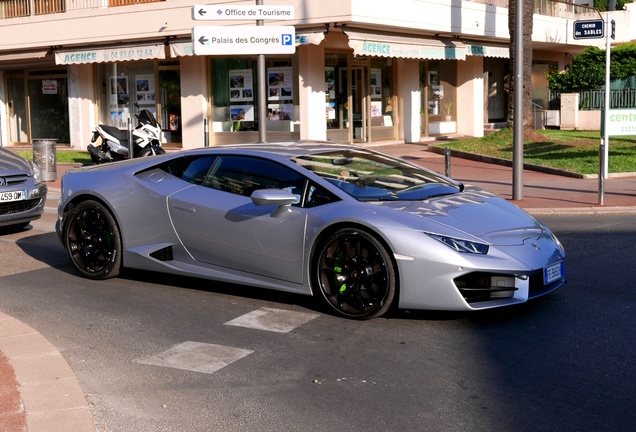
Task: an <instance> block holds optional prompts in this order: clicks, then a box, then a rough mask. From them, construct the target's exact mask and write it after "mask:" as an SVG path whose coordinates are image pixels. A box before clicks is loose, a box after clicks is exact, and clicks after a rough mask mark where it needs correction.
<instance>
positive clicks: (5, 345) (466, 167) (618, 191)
mask: <svg viewBox="0 0 636 432" xmlns="http://www.w3.org/2000/svg"><path fill="white" fill-rule="evenodd" d="M370 147H373V148H374V149H375V150H378V151H381V152H384V153H388V154H391V155H395V156H399V157H402V158H405V159H407V160H410V161H412V162H414V163H417V164H420V165H423V166H425V167H427V168H431V169H433V170H435V171H438V172H441V173H444V172H445V170H446V160H445V157H444V155H443V154H438V153H434V152H432V151H430V150H429V149H428V146H427V145H426V144H424V143H419V144H404V143H390V144H379V145H372V146H370ZM72 168H73V165H71V164H58V165H57V175H56V177H57V178H56V179H55V180H54V181H51V182H47V185H48V187H49V194H50V196H51V198H53V197H55V196H59V193H60V186H61V178H62V176H63V175H64V173H65V172H66V171H68V170H69V169H72ZM635 170H636V167H635ZM450 174H451V177H453V178H454V179H456V180H459V181H462V182H464V183H465V184H467V185H474V186H477V187H480V188H482V189H485V190H487V191H489V192H492V193H494V194H497V195H500V196H502V197H503V198H506V199H508V200H512V193H513V187H512V179H513V170H512V168H510V167H506V166H502V165H496V164H491V163H485V162H479V161H474V160H468V159H461V158H458V157H452V158H451V159H450ZM522 183H523V197H522V199H520V200H514V201H512V202H513V203H514V204H516V205H518V206H519V207H522V208H523V209H525V210H526V211H528V212H529V213H531V214H535V215H541V214H563V213H566V214H567V213H604V212H613V213H634V214H636V173H632V174H628V175H621V176H612V177H610V178H609V179H607V180H605V182H604V183H605V184H604V188H605V189H604V195H603V198H604V205H599V204H598V202H599V181H598V179H596V178H590V179H579V178H572V177H565V176H560V175H555V174H547V173H543V172H540V171H532V170H524V172H523V181H522ZM49 206H50V204H49ZM34 341H36V342H37V343H34ZM12 371H15V373H14V374H12V373H11V372H12ZM0 372H1V375H0V425H2V427H4V429H3V428H2V427H0V430H7V431H11V432H22V431H27V430H28V431H29V432H55V431H61V432H67V431H73V432H89V431H92V432H94V431H95V426H94V425H93V424H92V418H91V416H90V409H89V407H88V404H87V403H86V398H85V396H84V394H83V393H82V391H81V388H80V386H79V383H78V382H77V379H76V378H75V376H74V374H73V371H72V370H70V368H69V366H68V364H67V363H66V361H65V360H64V359H63V357H62V356H61V354H60V353H59V352H58V351H57V349H56V348H55V347H54V346H53V345H51V344H50V343H49V342H48V341H46V340H45V339H44V338H43V337H42V336H41V335H39V333H37V332H36V331H35V330H33V329H31V328H29V327H27V326H26V325H24V324H23V323H21V322H20V321H18V320H15V319H14V318H12V317H10V316H8V315H5V314H2V313H0ZM27 426H28V429H27Z"/></svg>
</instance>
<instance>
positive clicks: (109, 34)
mask: <svg viewBox="0 0 636 432" xmlns="http://www.w3.org/2000/svg"><path fill="white" fill-rule="evenodd" d="M255 3H256V2H255V1H225V2H221V1H210V2H209V3H208V4H207V7H217V6H218V7H219V8H233V7H236V6H256V5H255ZM262 3H264V4H265V5H266V6H273V5H284V6H289V7H291V8H293V11H294V15H293V19H285V20H277V19H275V18H274V19H271V20H270V19H268V20H265V21H264V22H263V23H262V24H263V25H266V26H267V25H287V26H293V27H294V28H295V36H296V40H295V45H296V48H295V52H294V53H293V54H285V55H279V54H276V55H273V54H268V55H265V71H266V72H265V76H264V77H263V78H261V77H260V76H259V73H258V71H259V68H258V56H257V55H236V54H226V55H197V54H195V51H196V50H195V49H194V45H193V44H194V43H196V41H193V40H192V30H193V27H195V26H234V27H236V28H237V31H239V32H240V31H241V29H244V30H245V31H249V28H251V27H253V26H255V25H256V22H255V21H250V20H238V19H237V20H222V21H214V22H212V21H197V20H195V19H194V18H193V17H194V16H195V6H197V3H196V2H195V1H188V0H166V1H148V0H84V1H79V0H53V1H51V0H35V1H34V0H0V13H1V15H0V16H1V19H0V41H2V42H0V76H1V79H0V140H1V144H2V145H3V146H12V145H20V144H28V143H31V142H32V140H33V139H39V138H55V139H57V140H58V142H59V143H62V144H68V145H69V146H70V147H72V148H75V149H79V150H83V149H86V146H87V145H88V144H89V142H90V136H91V134H92V130H93V128H94V126H95V125H96V124H100V123H101V124H109V125H113V126H118V127H120V128H122V129H126V128H127V127H128V124H129V121H131V122H134V114H135V112H136V110H137V109H143V108H147V109H150V110H151V111H152V112H154V113H155V114H156V115H157V118H158V119H159V121H160V123H161V124H162V127H163V134H164V140H165V142H166V145H168V146H172V147H176V148H196V147H201V146H203V145H204V144H209V145H220V144H228V143H242V142H256V141H258V139H259V130H260V129H261V128H266V131H267V132H266V135H267V140H268V141H281V140H296V139H317V140H333V141H344V142H353V143H366V142H375V141H387V140H399V141H404V142H418V141H420V140H421V139H422V137H426V136H436V135H444V134H451V133H459V134H463V135H469V136H482V135H483V134H484V128H485V127H486V126H485V125H488V124H490V123H497V122H502V121H504V120H505V117H506V113H507V103H508V102H507V101H508V97H507V89H506V84H507V79H508V77H509V75H510V65H509V60H508V57H509V51H508V41H509V33H508V9H507V1H505V0H473V1H468V0H424V1H422V0H392V1H391V2H386V1H382V0H337V1H336V0H324V1H320V2H318V1H309V0H277V1H269V0H264V1H263V2H262ZM577 3H585V2H577ZM535 9H536V12H537V13H536V14H535V15H534V27H533V57H534V64H533V86H534V89H535V90H534V91H535V95H534V97H533V99H534V101H535V104H536V105H537V106H539V107H541V106H547V100H546V99H547V80H546V79H545V73H546V72H547V71H550V70H553V69H563V68H564V67H565V65H566V64H568V62H569V61H570V60H571V58H572V57H573V56H574V55H575V54H577V53H578V52H580V51H582V50H583V49H584V48H585V47H586V46H589V45H590V44H594V45H596V46H599V47H603V46H605V40H604V39H592V40H590V39H586V40H580V39H575V38H574V37H573V26H574V22H575V21H577V20H585V19H598V18H601V16H602V15H600V14H599V13H598V12H596V11H595V10H593V9H591V8H589V7H585V6H581V5H574V4H570V3H565V2H561V1H556V0H555V1H548V0H537V1H536V2H535ZM634 12H636V10H634V8H632V9H628V10H625V11H620V12H613V13H612V19H614V20H615V21H616V22H617V25H616V28H617V34H616V36H617V37H616V41H617V42H618V41H628V40H633V39H635V38H636V36H635V35H634V33H635V32H636V30H633V29H632V27H636V26H630V19H631V16H632V15H633V13H634ZM603 17H604V15H603ZM544 104H545V105H544ZM263 105H265V106H266V111H265V112H266V115H264V116H261V115H260V112H262V111H263V110H262V109H261V107H262V106H263ZM260 117H263V118H260Z"/></svg>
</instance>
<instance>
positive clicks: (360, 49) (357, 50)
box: [344, 29, 466, 60]
mask: <svg viewBox="0 0 636 432" xmlns="http://www.w3.org/2000/svg"><path fill="white" fill-rule="evenodd" d="M344 32H345V34H346V35H347V36H348V37H349V46H350V47H351V48H353V53H354V55H359V56H376V57H399V58H413V59H431V60H466V46H465V45H464V44H463V43H461V42H459V41H454V40H449V39H430V38H417V37H409V36H395V35H384V34H380V33H368V32H360V31H351V30H347V29H344Z"/></svg>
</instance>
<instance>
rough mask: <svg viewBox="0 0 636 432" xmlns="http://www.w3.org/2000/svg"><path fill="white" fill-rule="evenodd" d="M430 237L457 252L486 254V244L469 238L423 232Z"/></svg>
mask: <svg viewBox="0 0 636 432" xmlns="http://www.w3.org/2000/svg"><path fill="white" fill-rule="evenodd" d="M425 234H426V235H428V236H429V237H431V238H434V239H435V240H437V241H439V242H441V243H444V244H445V245H446V246H448V247H449V248H451V249H453V250H455V251H456V252H459V253H468V254H476V255H486V254H487V253H488V245H487V244H483V243H477V242H473V241H470V240H464V239H458V238H454V237H448V236H443V235H439V234H432V233H425Z"/></svg>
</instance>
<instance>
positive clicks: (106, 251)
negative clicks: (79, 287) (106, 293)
mask: <svg viewBox="0 0 636 432" xmlns="http://www.w3.org/2000/svg"><path fill="white" fill-rule="evenodd" d="M64 226H65V228H64V237H63V238H64V248H65V249H66V252H67V254H68V256H69V258H70V259H71V262H72V263H73V266H74V267H75V269H76V270H77V271H78V272H79V273H80V274H81V275H82V276H84V277H86V278H89V279H108V278H112V277H115V276H117V275H118V274H119V270H120V268H121V252H122V243H121V235H120V232H119V228H118V227H117V224H116V223H115V219H114V218H113V215H112V214H111V213H110V211H109V210H108V209H107V208H106V207H104V206H103V205H102V204H100V203H98V202H97V201H84V202H82V203H80V204H78V205H77V206H76V207H74V208H73V209H72V210H71V211H70V212H69V214H68V216H67V221H66V223H65V224H64Z"/></svg>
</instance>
